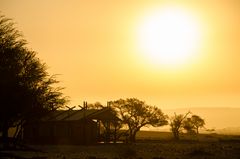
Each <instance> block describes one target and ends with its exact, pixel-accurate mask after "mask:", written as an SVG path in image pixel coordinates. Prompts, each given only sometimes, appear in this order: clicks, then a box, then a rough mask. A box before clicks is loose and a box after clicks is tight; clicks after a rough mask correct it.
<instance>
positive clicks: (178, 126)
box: [170, 112, 190, 140]
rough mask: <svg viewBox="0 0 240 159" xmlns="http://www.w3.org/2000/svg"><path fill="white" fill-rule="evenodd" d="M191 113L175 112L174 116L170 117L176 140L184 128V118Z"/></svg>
mask: <svg viewBox="0 0 240 159" xmlns="http://www.w3.org/2000/svg"><path fill="white" fill-rule="evenodd" d="M189 114H190V112H187V113H186V114H176V113H174V116H173V117H171V118H170V127H171V131H172V133H173V137H174V139H175V140H179V134H180V133H181V131H182V129H183V123H184V120H185V119H186V118H187V116H188V115H189Z"/></svg>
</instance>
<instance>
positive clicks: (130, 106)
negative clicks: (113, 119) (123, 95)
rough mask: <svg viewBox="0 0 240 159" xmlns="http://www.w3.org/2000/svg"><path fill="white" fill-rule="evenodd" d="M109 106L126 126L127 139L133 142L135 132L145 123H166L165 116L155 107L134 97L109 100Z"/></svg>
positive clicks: (156, 124)
mask: <svg viewBox="0 0 240 159" xmlns="http://www.w3.org/2000/svg"><path fill="white" fill-rule="evenodd" d="M111 107H112V108H113V109H114V110H115V111H116V112H117V114H118V117H119V118H120V119H121V120H122V122H123V123H124V124H126V125H127V126H128V133H129V141H130V142H135V140H136V134H137V132H138V131H139V130H140V129H141V128H142V127H143V126H147V125H151V126H163V125H167V124H168V121H167V120H166V119H167V116H166V115H164V114H163V113H162V111H161V110H160V109H159V108H157V107H155V106H150V105H147V104H146V103H145V102H144V101H141V100H138V99H136V98H127V99H126V100H124V99H119V100H116V101H112V102H111Z"/></svg>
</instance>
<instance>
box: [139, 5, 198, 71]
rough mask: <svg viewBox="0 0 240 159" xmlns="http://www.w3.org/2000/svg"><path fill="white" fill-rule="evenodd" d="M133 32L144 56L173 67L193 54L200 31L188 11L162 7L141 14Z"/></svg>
mask: <svg viewBox="0 0 240 159" xmlns="http://www.w3.org/2000/svg"><path fill="white" fill-rule="evenodd" d="M137 35H138V38H137V39H138V47H139V50H140V52H142V53H143V54H144V58H147V59H149V60H150V62H151V63H153V64H157V65H164V66H167V67H173V66H174V67H175V66H179V65H182V64H186V63H188V62H191V59H193V58H195V56H196V55H197V49H198V47H199V43H200V35H201V31H200V25H199V24H198V22H197V20H196V18H195V17H193V16H192V14H191V13H189V12H187V11H185V10H183V9H180V8H176V7H166V8H162V9H159V10H155V11H152V12H151V13H150V14H148V15H147V16H145V17H144V18H143V20H142V22H141V23H140V25H139V29H138V33H137Z"/></svg>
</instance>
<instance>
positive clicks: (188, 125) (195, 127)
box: [183, 115, 205, 134]
mask: <svg viewBox="0 0 240 159" xmlns="http://www.w3.org/2000/svg"><path fill="white" fill-rule="evenodd" d="M204 125H205V121H204V119H202V118H201V117H200V116H198V115H192V116H191V118H187V120H185V121H184V123H183V127H184V129H185V130H186V131H187V132H189V133H196V134H199V128H202V127H204Z"/></svg>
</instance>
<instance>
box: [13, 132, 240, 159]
mask: <svg viewBox="0 0 240 159" xmlns="http://www.w3.org/2000/svg"><path fill="white" fill-rule="evenodd" d="M146 134H148V135H149V134H152V136H151V137H149V138H148V137H147V135H146ZM160 136H161V137H162V138H160V139H164V140H159V138H158V137H160ZM164 137H165V138H164ZM182 137H183V138H182V139H183V140H181V141H179V142H175V141H173V140H171V135H170V134H169V133H156V132H141V133H140V134H138V139H140V140H138V142H137V143H135V144H99V145H92V146H71V145H61V146H60V145H58V146H56V145H55V146H49V145H45V146H43V145H42V146H40V145H38V146H36V145H35V146H33V147H34V148H36V149H39V150H42V151H43V152H26V151H24V152H23V151H22V152H21V151H15V152H10V153H12V154H14V155H18V156H20V157H25V158H32V157H35V158H36V157H39V158H49V159H60V158H61V159H63V158H65V159H96V158H97V159H120V158H121V159H125V158H126V159H127V158H129V159H130V158H131V159H135V158H136V159H153V158H155V159H181V158H184V159H205V158H207V159H228V158H231V159H239V158H240V137H239V136H224V135H216V134H208V135H207V134H205V135H200V136H199V137H198V140H196V139H195V138H193V139H192V140H191V138H190V137H189V138H186V137H187V136H182ZM156 139H158V140H156Z"/></svg>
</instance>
